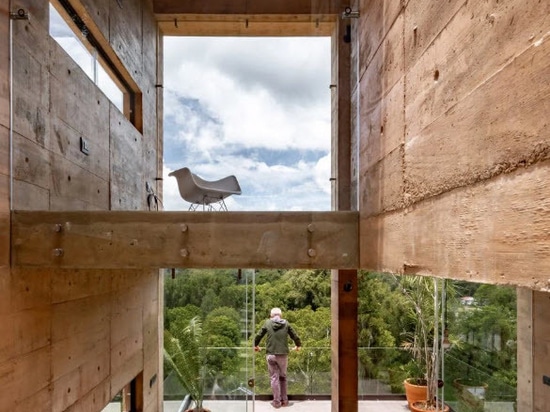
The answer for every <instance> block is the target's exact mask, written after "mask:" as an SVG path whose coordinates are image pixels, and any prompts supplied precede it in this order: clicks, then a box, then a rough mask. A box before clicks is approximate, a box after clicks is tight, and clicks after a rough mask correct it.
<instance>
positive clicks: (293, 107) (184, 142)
mask: <svg viewBox="0 0 550 412" xmlns="http://www.w3.org/2000/svg"><path fill="white" fill-rule="evenodd" d="M330 67H331V64H330V38H328V37H326V38H321V37H315V38H313V37H294V38H265V37H239V38H236V37H223V38H215V37H165V38H164V82H163V83H164V84H163V86H164V145H165V149H164V171H163V185H164V199H163V206H164V210H187V209H188V207H189V204H188V203H187V202H185V201H184V200H183V199H182V198H181V196H180V195H179V192H178V189H177V183H176V179H175V178H174V177H170V176H168V174H169V173H170V172H171V171H173V170H176V169H179V168H182V167H188V168H189V169H190V170H191V171H192V172H193V173H195V174H197V175H198V176H200V177H201V178H203V179H205V180H217V179H220V178H223V177H225V176H228V175H234V176H236V177H237V180H238V181H239V184H240V186H241V189H242V194H241V195H240V196H236V195H234V196H231V197H229V198H228V199H226V203H227V207H228V209H229V210H231V211H274V210H281V211H282V210H285V211H301V210H306V211H320V210H330V189H331V183H330V180H329V178H330V133H331V108H330V88H329V86H330Z"/></svg>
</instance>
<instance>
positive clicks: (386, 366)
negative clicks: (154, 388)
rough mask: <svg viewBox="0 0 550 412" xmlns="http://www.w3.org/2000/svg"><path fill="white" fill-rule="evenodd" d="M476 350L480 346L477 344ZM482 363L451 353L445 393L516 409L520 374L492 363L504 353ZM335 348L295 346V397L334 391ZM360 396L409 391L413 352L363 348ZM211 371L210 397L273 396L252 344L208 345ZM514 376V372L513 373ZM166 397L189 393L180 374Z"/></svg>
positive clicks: (458, 411)
mask: <svg viewBox="0 0 550 412" xmlns="http://www.w3.org/2000/svg"><path fill="white" fill-rule="evenodd" d="M471 350H474V349H473V348H472V349H471ZM475 350H476V351H477V353H476V358H480V359H484V360H485V361H486V362H484V363H483V364H482V365H480V364H474V363H472V362H469V360H471V357H469V356H468V351H465V348H461V349H460V350H459V349H454V348H453V349H450V350H448V351H447V352H446V353H445V356H444V359H443V364H444V367H445V371H444V373H443V376H442V378H443V379H444V386H443V388H442V390H441V392H440V394H439V396H440V398H442V399H444V401H445V403H447V404H449V405H450V406H451V407H452V409H453V410H454V411H455V412H477V411H480V412H481V411H485V412H487V411H502V412H508V411H510V412H513V411H514V410H515V409H514V408H515V406H514V405H515V401H516V388H515V383H514V382H515V375H514V373H506V372H505V371H504V370H499V369H496V368H495V367H493V366H491V365H492V364H497V362H495V363H491V357H495V359H496V357H498V353H494V354H493V353H489V352H488V353H485V354H480V353H479V349H475ZM330 356H331V349H330V348H327V347H312V348H308V347H303V348H302V350H301V351H300V352H291V354H290V356H289V366H288V376H287V381H288V393H289V396H290V397H291V398H295V399H328V398H330V395H331V364H330ZM358 356H359V376H358V380H359V387H358V391H359V392H358V393H359V398H360V399H372V398H376V399H379V400H384V399H388V400H390V399H395V398H400V397H401V398H402V397H404V394H405V393H404V388H403V381H404V380H405V379H406V378H407V377H408V376H407V367H406V365H407V364H410V362H411V361H412V359H411V354H410V352H408V351H406V350H404V349H402V348H359V351H358ZM208 368H209V370H208V375H207V379H206V389H205V398H206V399H215V400H233V401H234V400H250V399H252V398H255V399H268V398H269V396H270V395H271V390H270V386H269V377H268V373H267V366H266V362H265V352H263V351H262V352H260V353H254V352H253V351H252V349H251V348H244V347H235V348H208ZM510 374H511V375H514V376H509V375H510ZM164 396H165V399H166V400H182V399H184V398H185V396H186V393H185V390H184V389H183V388H182V386H181V385H180V384H179V382H178V381H177V379H176V378H175V377H174V376H173V375H171V374H168V375H167V376H166V379H165V382H164Z"/></svg>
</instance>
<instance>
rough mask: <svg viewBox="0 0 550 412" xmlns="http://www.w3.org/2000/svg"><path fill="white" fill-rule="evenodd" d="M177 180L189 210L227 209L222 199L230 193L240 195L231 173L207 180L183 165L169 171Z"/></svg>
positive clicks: (238, 187)
mask: <svg viewBox="0 0 550 412" xmlns="http://www.w3.org/2000/svg"><path fill="white" fill-rule="evenodd" d="M168 176H174V177H175V178H176V180H177V181H178V189H179V191H180V195H181V197H182V198H183V200H185V201H187V202H189V203H191V205H190V206H189V210H197V208H199V207H200V206H202V210H206V211H214V210H223V211H227V206H226V205H225V201H224V199H225V198H226V197H229V196H231V195H240V194H241V187H240V186H239V182H238V181H237V178H236V177H235V176H233V175H231V176H227V177H224V178H223V179H220V180H215V181H207V180H204V179H201V178H200V177H199V176H197V175H196V174H194V173H192V172H191V170H189V168H187V167H184V168H182V169H179V170H176V171H174V172H172V173H170V174H169V175H168Z"/></svg>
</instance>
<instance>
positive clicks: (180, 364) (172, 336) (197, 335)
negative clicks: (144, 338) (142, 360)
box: [164, 317, 210, 412]
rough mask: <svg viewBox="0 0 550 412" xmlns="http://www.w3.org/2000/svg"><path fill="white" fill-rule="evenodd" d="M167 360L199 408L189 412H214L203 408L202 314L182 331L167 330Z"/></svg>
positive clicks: (204, 362) (205, 373) (203, 344)
mask: <svg viewBox="0 0 550 412" xmlns="http://www.w3.org/2000/svg"><path fill="white" fill-rule="evenodd" d="M164 359H165V361H166V363H167V365H168V368H170V369H171V370H172V371H173V372H174V373H175V375H176V377H177V378H178V381H179V382H180V383H181V385H182V386H183V388H184V389H185V390H186V391H187V393H188V394H189V395H190V397H191V399H192V400H193V402H194V403H195V407H194V408H191V409H187V410H186V412H210V411H209V409H206V408H204V407H203V401H204V389H205V382H206V376H207V366H206V344H205V340H204V338H203V333H202V324H201V322H200V319H199V318H198V317H194V318H193V319H191V320H190V321H189V324H188V325H187V326H186V327H185V328H183V329H181V330H173V331H172V333H170V332H169V331H167V330H165V331H164Z"/></svg>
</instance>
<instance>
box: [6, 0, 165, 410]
mask: <svg viewBox="0 0 550 412" xmlns="http://www.w3.org/2000/svg"><path fill="white" fill-rule="evenodd" d="M75 4H77V5H79V7H80V10H79V12H81V13H85V14H86V19H88V20H87V21H88V22H90V24H93V25H94V26H96V27H98V28H99V29H100V30H101V33H102V34H103V36H104V37H105V40H106V42H107V44H108V45H110V47H111V48H112V50H114V51H115V52H116V55H117V56H118V58H119V61H118V64H119V65H120V66H121V67H123V68H125V69H126V70H127V72H128V73H129V74H130V75H131V76H132V80H133V81H134V82H135V85H136V86H137V87H138V88H139V90H140V91H141V94H142V106H143V116H142V117H141V118H140V119H139V122H138V123H139V124H138V123H136V126H137V127H136V126H134V125H132V123H131V122H130V121H129V120H128V119H127V118H126V117H125V116H124V115H123V114H122V113H121V112H120V111H119V110H118V109H117V108H116V107H115V106H114V105H113V104H112V103H111V102H110V101H109V100H108V99H107V98H106V97H105V96H104V95H103V93H102V92H101V91H100V90H99V89H98V88H97V87H96V86H95V85H94V84H93V83H92V82H91V81H90V79H89V78H88V77H87V76H86V75H85V74H84V73H83V72H82V70H81V69H80V68H79V67H78V66H77V65H76V64H75V63H74V61H73V60H72V59H71V58H70V57H69V56H68V55H67V54H66V53H65V51H64V50H63V49H62V48H61V47H60V46H59V45H58V44H57V42H56V41H55V40H53V39H52V38H51V37H50V36H49V35H48V24H49V11H48V10H49V9H48V2H43V1H39V0H23V1H17V2H14V3H13V4H11V6H9V9H11V10H16V9H18V8H24V9H25V10H28V11H29V14H30V20H29V21H23V20H20V21H13V65H14V70H13V99H12V101H13V109H14V110H13V120H14V121H13V140H12V142H13V167H12V169H11V172H10V168H9V144H8V142H9V67H8V62H9V59H8V53H9V35H8V34H9V18H8V2H7V1H4V0H2V2H1V4H0V39H1V40H0V42H1V43H0V228H1V230H0V336H2V340H1V341H0V411H2V412H4V411H6V412H8V411H9V412H13V411H29V410H40V411H48V410H51V411H98V410H101V409H102V407H103V406H104V405H106V404H107V403H108V402H109V401H110V400H111V399H112V397H113V396H114V395H116V394H117V393H118V392H119V391H120V390H121V389H122V388H123V387H124V386H125V385H127V384H128V383H130V381H131V380H132V379H134V378H136V377H138V376H139V377H140V379H142V380H143V387H144V390H143V392H144V395H143V399H142V401H141V402H142V403H143V410H147V411H157V410H160V404H161V401H162V399H161V394H162V388H161V386H162V364H161V362H160V361H159V360H160V356H161V353H160V351H159V336H160V334H159V328H161V327H162V325H161V324H160V318H161V316H162V315H161V314H162V309H161V298H160V296H161V294H162V289H161V280H160V277H159V273H158V271H152V270H135V271H121V270H117V271H106V270H104V271H87V270H49V269H10V267H9V211H10V196H9V182H10V174H11V173H12V178H13V198H12V206H11V207H12V209H26V210H115V209H117V210H143V209H146V194H145V182H146V181H148V182H150V183H154V178H155V177H156V176H157V175H156V173H157V168H158V160H157V154H158V151H157V144H158V139H157V134H156V130H157V109H156V104H157V103H156V101H157V90H156V89H155V84H156V83H157V78H156V52H157V37H156V36H157V35H156V23H155V20H154V17H153V14H152V6H151V5H150V4H149V2H147V1H143V2H142V1H141V0H131V1H125V2H124V3H123V4H122V5H121V6H119V4H118V2H117V1H115V0H112V1H108V0H107V1H100V0H98V1H92V0H90V1H84V2H83V3H82V4H79V3H78V2H76V3H75ZM90 19H93V23H92V22H91V20H90ZM141 130H142V131H141ZM80 137H84V138H85V139H86V140H87V141H88V145H89V149H90V154H89V155H88V156H86V155H85V154H83V153H81V152H80V150H79V148H80V146H79V144H80ZM60 223H63V222H60ZM52 233H54V232H53V228H52Z"/></svg>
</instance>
